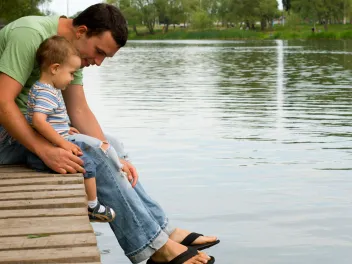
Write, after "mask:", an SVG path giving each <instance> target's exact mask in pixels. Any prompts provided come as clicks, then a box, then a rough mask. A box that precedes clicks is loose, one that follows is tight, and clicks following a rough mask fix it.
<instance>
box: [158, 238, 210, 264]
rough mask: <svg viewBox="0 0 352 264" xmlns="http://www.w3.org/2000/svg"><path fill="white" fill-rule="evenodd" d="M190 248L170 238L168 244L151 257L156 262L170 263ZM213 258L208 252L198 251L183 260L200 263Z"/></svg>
mask: <svg viewBox="0 0 352 264" xmlns="http://www.w3.org/2000/svg"><path fill="white" fill-rule="evenodd" d="M187 250H188V248H187V247H186V246H183V245H181V244H179V243H177V242H175V241H172V240H171V239H169V240H168V241H167V242H166V244H165V245H164V246H163V247H161V248H160V249H159V250H158V251H157V252H155V253H154V255H153V256H152V257H151V259H152V261H153V262H154V263H168V262H170V261H171V260H173V259H175V258H176V257H178V256H179V255H181V254H182V253H184V252H186V251H187ZM210 260H211V257H209V256H208V255H207V254H205V253H203V252H198V254H197V255H195V256H194V257H192V258H190V259H188V260H187V261H185V262H183V263H184V264H199V263H208V261H210Z"/></svg>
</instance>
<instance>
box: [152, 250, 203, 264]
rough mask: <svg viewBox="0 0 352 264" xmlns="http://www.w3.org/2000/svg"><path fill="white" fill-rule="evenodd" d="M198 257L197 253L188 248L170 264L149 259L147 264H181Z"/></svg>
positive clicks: (169, 263)
mask: <svg viewBox="0 0 352 264" xmlns="http://www.w3.org/2000/svg"><path fill="white" fill-rule="evenodd" d="M196 255H198V251H197V250H195V249H193V248H188V249H187V250H186V251H185V252H183V253H181V254H180V255H178V256H177V257H176V258H174V259H173V260H171V261H170V262H155V261H153V260H152V259H151V258H149V259H148V261H147V264H183V263H184V262H186V261H187V260H189V259H191V258H193V257H194V256H196Z"/></svg>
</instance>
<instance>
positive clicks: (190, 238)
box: [181, 232, 203, 246]
mask: <svg viewBox="0 0 352 264" xmlns="http://www.w3.org/2000/svg"><path fill="white" fill-rule="evenodd" d="M200 236H203V235H202V234H198V233H194V232H193V233H190V234H189V235H188V236H186V237H185V239H184V240H182V242H181V244H182V245H184V246H190V245H191V244H192V243H193V241H194V240H196V239H197V238H198V237H200Z"/></svg>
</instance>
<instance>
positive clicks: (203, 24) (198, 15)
mask: <svg viewBox="0 0 352 264" xmlns="http://www.w3.org/2000/svg"><path fill="white" fill-rule="evenodd" d="M191 25H192V27H193V28H195V29H206V28H210V27H212V26H213V20H212V19H211V18H210V17H209V14H208V13H206V12H205V11H197V12H195V13H193V15H192V17H191Z"/></svg>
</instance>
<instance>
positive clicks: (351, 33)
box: [129, 24, 352, 40]
mask: <svg viewBox="0 0 352 264" xmlns="http://www.w3.org/2000/svg"><path fill="white" fill-rule="evenodd" d="M138 32H139V35H138V36H137V35H136V34H135V33H134V32H133V31H132V29H130V35H129V39H144V40H163V39H165V40H167V39H169V40H170V39H175V40H178V39H179V40H182V39H218V40H238V39H249V40H256V39H257V40H263V39H352V24H346V25H341V24H340V25H328V31H325V30H324V27H323V26H322V25H318V26H316V32H315V33H313V32H312V26H311V25H307V24H301V25H294V26H290V25H288V26H281V25H276V26H274V27H273V28H272V29H271V30H266V31H261V30H258V29H257V30H240V29H237V28H212V29H206V30H194V29H184V28H178V27H176V28H175V29H174V28H173V27H170V28H169V31H168V32H167V33H163V32H162V29H161V28H156V30H155V33H154V34H148V32H147V31H146V30H145V29H144V28H139V29H138Z"/></svg>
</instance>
